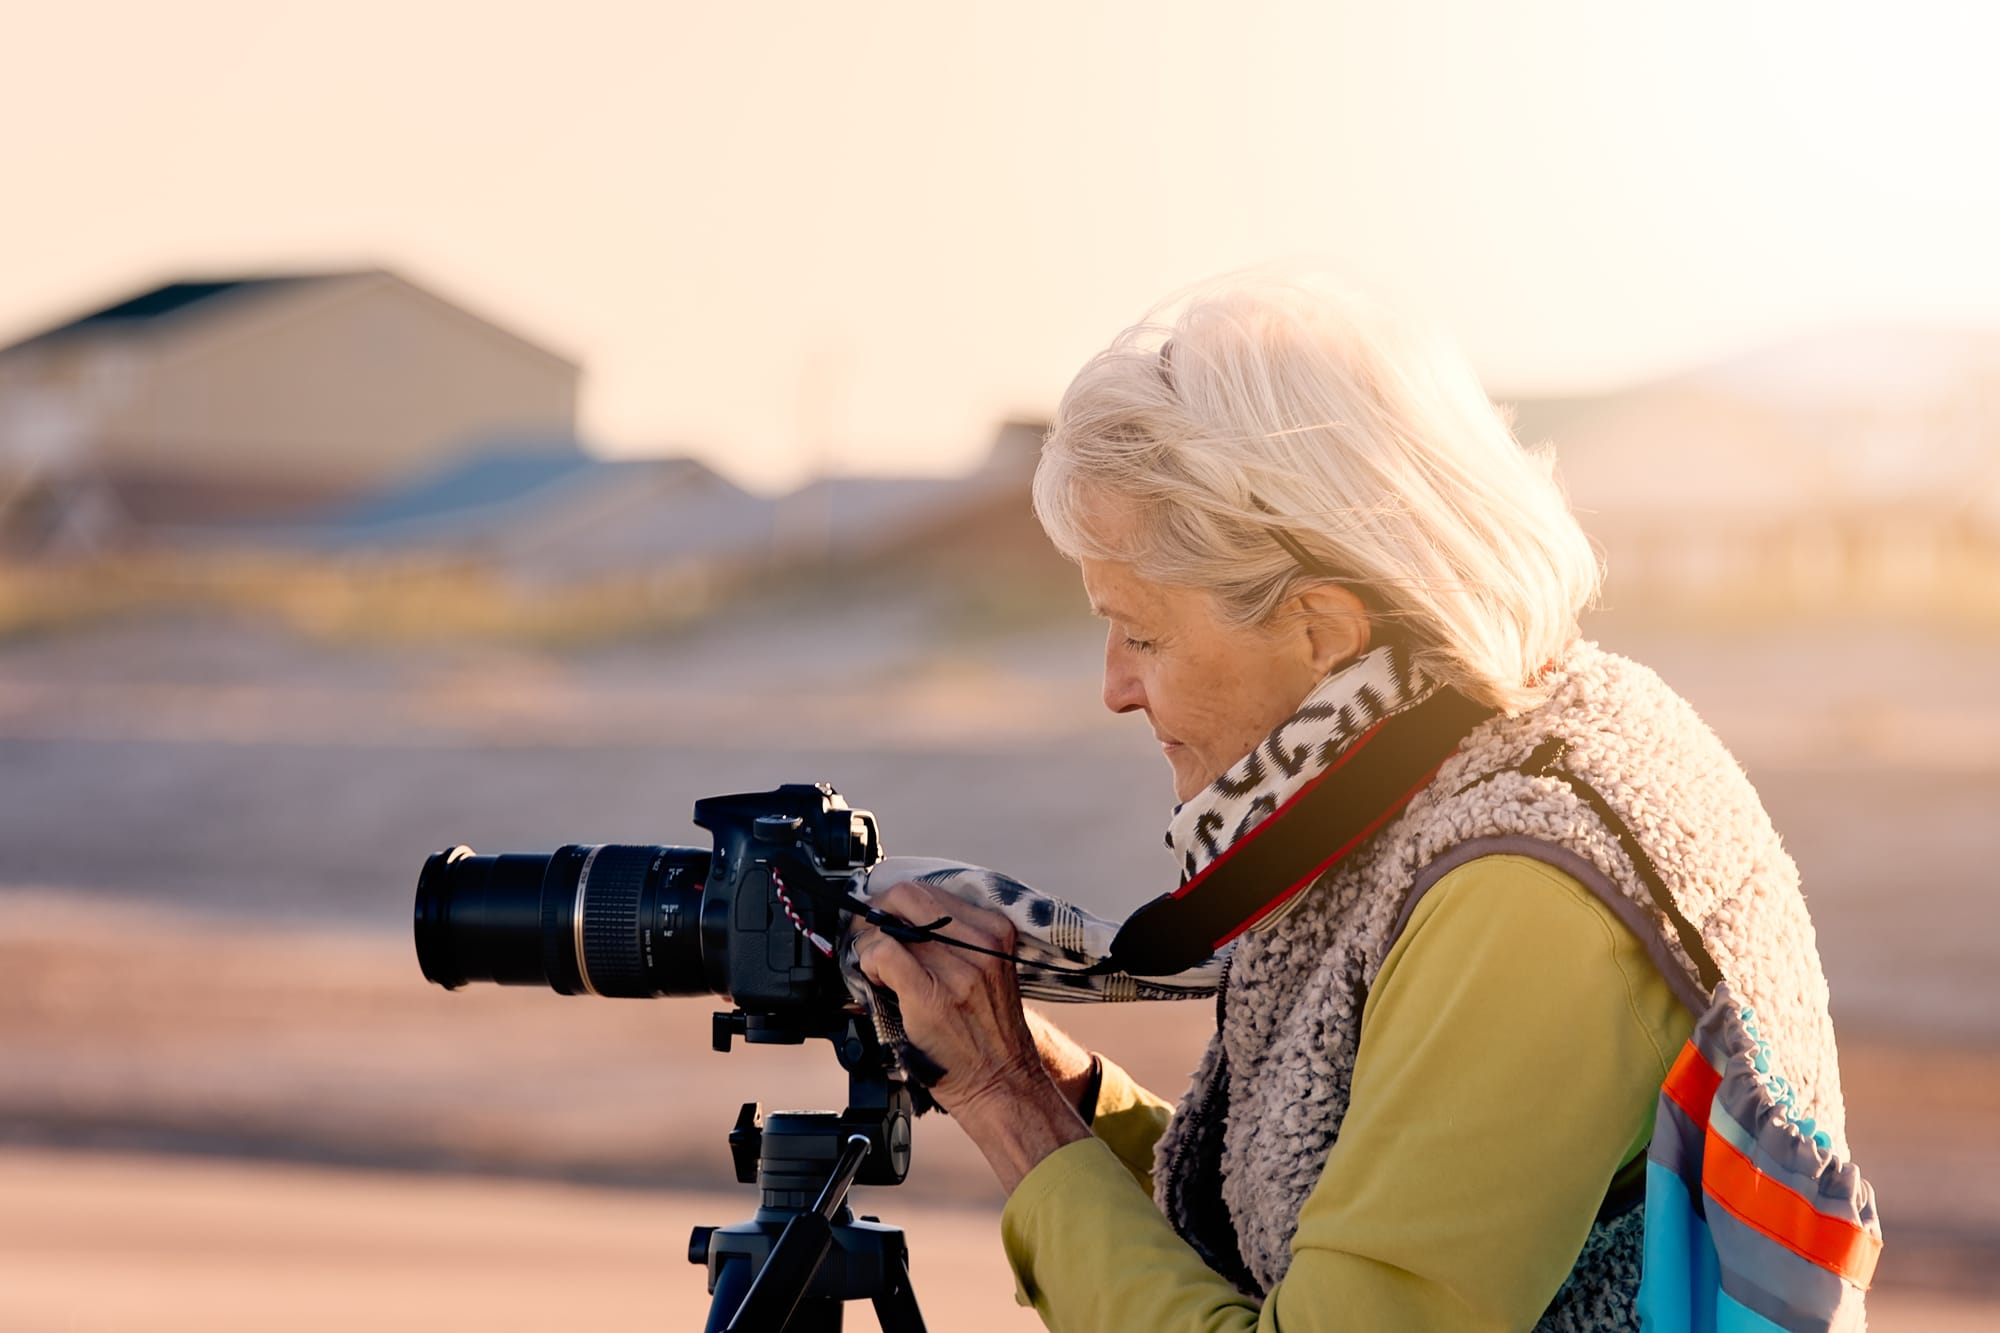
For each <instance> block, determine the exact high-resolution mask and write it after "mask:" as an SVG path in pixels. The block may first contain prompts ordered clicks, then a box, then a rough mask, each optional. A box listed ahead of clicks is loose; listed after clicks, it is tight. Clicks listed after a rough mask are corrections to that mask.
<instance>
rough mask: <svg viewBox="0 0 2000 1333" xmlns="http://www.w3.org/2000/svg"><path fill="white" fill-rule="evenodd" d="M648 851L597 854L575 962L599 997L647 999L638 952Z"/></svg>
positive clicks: (628, 849)
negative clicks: (580, 953)
mask: <svg viewBox="0 0 2000 1333" xmlns="http://www.w3.org/2000/svg"><path fill="white" fill-rule="evenodd" d="M655 852H656V849H654V848H652V847H632V846H625V847H620V846H616V845H613V846H609V847H604V848H601V849H599V851H598V853H597V857H596V859H595V860H594V861H593V862H592V863H591V866H590V882H589V883H588V884H587V885H585V888H584V898H583V937H582V938H583V957H582V959H580V960H579V961H580V962H581V963H582V964H583V966H584V968H585V969H586V970H587V972H588V974H589V976H590V985H591V988H592V989H593V990H595V991H596V992H597V993H598V994H599V995H626V996H646V995H651V994H652V991H651V990H650V989H648V988H647V985H646V965H645V958H644V955H643V954H642V953H641V952H640V948H639V899H640V897H641V895H642V894H644V892H645V889H646V870H647V868H648V867H649V866H651V865H652V863H653V857H654V855H655Z"/></svg>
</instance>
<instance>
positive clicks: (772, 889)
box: [694, 782, 882, 1014]
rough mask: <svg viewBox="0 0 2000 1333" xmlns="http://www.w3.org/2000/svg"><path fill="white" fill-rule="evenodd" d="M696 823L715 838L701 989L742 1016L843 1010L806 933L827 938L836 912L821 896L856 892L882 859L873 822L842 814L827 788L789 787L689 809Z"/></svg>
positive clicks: (826, 965)
mask: <svg viewBox="0 0 2000 1333" xmlns="http://www.w3.org/2000/svg"><path fill="white" fill-rule="evenodd" d="M694 822H695V823H696V824H697V825H699V826H700V827H702V828H705V829H707V830H708V831H709V834H710V836H711V837H712V838H713V839H714V841H715V851H714V854H713V856H712V858H711V860H710V862H709V873H708V883H707V887H706V888H705V889H704V890H703V892H702V901H701V918H700V920H701V959H702V967H703V969H704V972H705V975H706V978H707V982H708V988H709V989H710V990H712V991H714V992H715V993H716V994H718V995H726V996H728V997H729V998H730V999H731V1000H733V1001H735V1003H736V1007H737V1008H739V1009H741V1010H743V1011H744V1012H745V1013H748V1014H787V1013H791V1012H794V1011H797V1010H802V1009H803V1010H822V1009H825V1008H827V1007H829V1006H831V1007H833V1008H838V1007H840V1006H842V1005H844V1004H846V1002H847V989H846V986H845V984H844V983H843V982H842V981H841V979H840V976H839V973H838V971H837V970H836V969H835V968H834V967H833V966H832V965H831V963H830V961H829V960H828V959H827V958H826V957H824V956H823V955H821V954H820V953H819V952H818V951H817V949H816V948H815V947H814V946H813V945H812V944H811V942H810V941H809V939H808V936H807V933H806V932H807V931H810V932H813V933H815V934H818V935H820V936H821V937H822V938H830V937H834V936H835V935H836V934H837V928H838V926H837V922H836V921H835V920H834V919H833V918H834V917H835V916H836V913H835V912H834V911H832V910H829V909H827V908H825V907H824V906H823V900H822V896H821V890H822V889H823V888H824V887H835V888H846V889H850V890H851V889H858V888H859V887H860V884H859V882H858V881H859V880H860V879H861V878H863V877H864V876H865V874H866V872H867V870H868V868H869V867H870V866H872V865H874V864H875V863H876V862H877V861H880V860H881V859H882V835H881V831H880V830H879V829H878V828H877V826H876V823H875V816H874V815H872V814H870V813H869V812H868V811H866V810H851V809H849V808H848V805H847V802H846V801H845V800H843V799H841V796H840V793H838V792H836V791H835V790H834V789H833V788H832V787H831V786H829V785H827V784H826V783H823V782H822V783H811V784H807V783H787V784H786V785H785V786H782V787H779V788H777V789H776V790H775V791H766V792H755V793H751V794H747V795H742V796H709V797H705V798H703V799H702V800H699V801H696V802H695V803H694ZM787 877H789V878H787ZM844 880H845V881H852V882H851V883H849V884H847V885H842V884H841V883H840V882H841V881H844ZM780 883H783V884H784V885H785V886H786V891H785V892H784V893H783V894H782V896H781V892H780V888H779V885H780Z"/></svg>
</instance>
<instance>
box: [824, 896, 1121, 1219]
mask: <svg viewBox="0 0 2000 1333" xmlns="http://www.w3.org/2000/svg"><path fill="white" fill-rule="evenodd" d="M870 902H871V903H872V904H873V905H874V906H876V907H879V908H880V909H881V910H883V911H885V912H889V913H891V914H892V915H895V916H899V917H901V918H903V919H904V920H905V921H919V922H923V921H935V920H937V919H938V918H939V917H943V916H948V917H950V918H951V924H950V925H947V926H944V927H942V928H941V931H940V933H942V934H945V935H949V936H951V937H952V938H954V939H960V940H964V941H965V942H966V943H968V944H977V945H979V946H981V947H983V948H987V949H993V950H996V951H998V952H1000V953H1012V952H1013V951H1014V925H1013V923H1012V922H1011V921H1009V920H1008V919H1007V918H1006V917H1004V916H1002V915H1001V914H1000V913H998V912H995V911H993V910H991V909H990V908H985V907H980V906H977V905H976V904H973V903H968V902H966V901H965V900H964V899H963V898H958V897H955V896H953V895H951V894H949V893H946V892H944V891H943V890H941V889H936V888H932V887H931V886H929V885H925V884H914V883H902V884H895V885H891V886H890V887H889V888H888V889H887V890H886V891H884V892H882V893H879V894H874V895H872V896H871V898H870ZM854 955H855V961H856V963H858V964H859V965H860V968H861V971H862V973H863V974H864V975H866V976H867V978H868V979H869V980H870V981H872V982H874V983H875V984H876V985H878V986H882V987H886V988H887V989H889V990H892V991H894V992H895V993H896V1002H897V1005H898V1006H899V1007H900V1008H901V1010H902V1015H903V1031H904V1032H905V1033H906V1034H907V1035H908V1037H909V1039H910V1043H911V1044H912V1045H914V1046H915V1047H916V1048H917V1049H918V1050H920V1051H922V1052H923V1053H924V1055H925V1057H926V1058H928V1059H929V1060H930V1061H931V1062H932V1063H933V1064H935V1065H936V1066H938V1067H939V1068H940V1069H942V1070H943V1071H944V1072H943V1073H942V1074H941V1075H939V1076H938V1078H937V1079H936V1080H935V1081H934V1082H933V1083H932V1084H931V1095H932V1096H934V1097H936V1098H937V1100H938V1104H939V1105H940V1106H943V1107H944V1108H945V1109H946V1110H948V1111H950V1112H951V1114H952V1118H953V1119H954V1120H956V1121H958V1123H959V1125H960V1127H961V1128H963V1129H964V1130H965V1132H966V1133H967V1134H968V1135H969V1136H971V1138H972V1140H973V1142H975V1143H977V1144H978V1145H979V1148H980V1150H981V1151H982V1152H984V1153H985V1154H986V1158H987V1161H988V1162H989V1163H991V1164H992V1166H993V1169H994V1173H995V1174H996V1175H998V1176H999V1177H1000V1183H1001V1184H1002V1185H1003V1186H1004V1187H1005V1188H1006V1189H1007V1190H1008V1191H1010V1192H1011V1191H1012V1190H1013V1188H1014V1186H1015V1185H1016V1184H1018V1183H1019V1182H1020V1179H1021V1177H1022V1176H1025V1175H1026V1174H1027V1173H1028V1171H1029V1170H1030V1169H1031V1168H1032V1167H1033V1166H1034V1165H1035V1163H1036V1162H1039V1161H1040V1160H1041V1159H1042V1158H1043V1157H1045V1156H1047V1155H1048V1154H1049V1153H1051V1152H1054V1151H1055V1150H1056V1149H1057V1148H1060V1147H1061V1146H1063V1144H1065V1143H1069V1142H1072V1141H1074V1140H1076V1139H1081V1138H1087V1137H1089V1134H1090V1131H1089V1130H1088V1129H1087V1128H1086V1127H1085V1126H1084V1123H1083V1120H1082V1118H1081V1117H1079V1116H1078V1115H1077V1113H1076V1109H1075V1107H1073V1106H1071V1105H1070V1104H1068V1103H1067V1102H1066V1101H1065V1100H1064V1098H1063V1095H1062V1093H1061V1092H1060V1091H1059V1090H1058V1089H1057V1088H1056V1085H1055V1084H1054V1082H1052V1081H1051V1080H1050V1077H1049V1075H1048V1073H1047V1071H1046V1070H1045V1069H1044V1068H1043V1064H1042V1057H1041V1055H1040V1054H1039V1053H1038V1052H1037V1050H1036V1044H1035V1038H1034V1035H1033V1033H1031V1032H1030V1031H1029V1028H1028V1021H1027V1018H1026V1016H1025V1015H1024V1014H1023V1013H1022V1011H1021V992H1020V987H1019V984H1018V983H1017V981H1016V978H1015V975H1014V964H1013V963H1011V962H1007V961H1004V960H1002V959H999V958H989V957H987V956H985V955H983V954H976V953H970V952H968V951H966V950H964V949H955V948H953V947H951V946H950V945H948V944H934V943H928V942H918V943H915V944H904V943H902V942H901V941H899V940H894V939H891V938H890V937H889V936H888V935H887V934H885V933H884V932H883V931H882V930H881V929H879V928H877V927H873V926H863V927H861V928H860V930H858V931H857V932H856V935H855V941H854Z"/></svg>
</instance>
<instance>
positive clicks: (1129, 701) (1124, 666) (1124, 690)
mask: <svg viewBox="0 0 2000 1333" xmlns="http://www.w3.org/2000/svg"><path fill="white" fill-rule="evenodd" d="M1104 706H1105V707H1106V708H1109V709H1110V710H1111V711H1112V712H1114V713H1129V712H1131V711H1132V710H1134V709H1136V708H1144V707H1145V706H1146V691H1145V687H1144V686H1143V685H1141V684H1140V682H1139V674H1138V673H1137V672H1136V671H1133V670H1132V669H1131V665H1130V663H1129V661H1128V660H1127V658H1126V655H1125V654H1124V653H1121V652H1119V651H1118V646H1117V637H1116V635H1115V634H1113V635H1112V636H1111V638H1110V639H1108V640H1107V641H1106V643H1105V645H1104Z"/></svg>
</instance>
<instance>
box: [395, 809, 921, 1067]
mask: <svg viewBox="0 0 2000 1333" xmlns="http://www.w3.org/2000/svg"><path fill="white" fill-rule="evenodd" d="M694 822H695V823H696V824H697V825H699V826H700V827H702V828H705V829H707V830H708V831H709V834H710V835H711V837H712V838H713V840H714V847H713V850H712V851H706V852H705V851H702V850H700V849H698V848H692V847H671V846H639V845H631V844H615V843H613V844H603V845H598V846H586V845H571V846H567V847H563V848H560V849H558V850H557V851H556V852H554V853H553V854H551V855H547V856H534V855H528V856H521V855H505V856H478V855H476V854H474V853H473V851H472V849H471V848H469V847H452V848H448V849H447V850H445V851H442V852H439V853H438V854H436V855H435V856H433V857H431V858H430V860H429V861H428V862H427V863H426V864H425V866H424V869H423V873H422V875H421V876H420V877H419V879H418V881H417V896H416V944H417V960H418V963H419V965H420V966H421V967H422V968H423V972H424V976H425V977H426V978H428V979H429V980H431V981H434V982H436V983H437V984H439V985H441V986H445V987H447V988H451V989H456V988H457V987H459V986H462V985H465V984H466V983H467V982H470V981H493V982H498V983H500V984H502V985H546V986H549V987H551V988H553V989H555V990H557V991H560V992H562V993H563V994H566V995H577V994H590V995H606V996H626V997H634V998H649V997H653V996H660V995H699V994H704V993H710V992H713V993H714V994H717V995H722V996H726V997H728V998H729V999H730V1000H731V1001H733V1002H734V1003H735V1005H736V1007H737V1008H738V1009H739V1010H741V1011H742V1012H743V1014H744V1015H745V1016H746V1018H747V1019H748V1020H750V1022H751V1027H750V1028H749V1029H747V1030H746V1035H748V1036H750V1037H751V1039H752V1040H757V1039H758V1034H759V1033H760V1032H761V1031H764V1030H767V1029H768V1030H770V1032H771V1034H772V1035H771V1036H770V1037H767V1038H765V1039H767V1040H783V1039H784V1038H781V1037H778V1036H777V1032H778V1031H779V1030H782V1029H783V1028H785V1027H787V1026H789V1025H790V1021H791V1020H795V1019H797V1020H805V1019H811V1018H825V1017H829V1016H831V1015H832V1014H833V1013H835V1012H837V1011H839V1010H840V1009H841V1008H843V1007H844V1006H845V1005H846V1003H847V999H848V997H847V991H846V987H845V985H844V983H843V982H842V980H841V978H840V974H839V970H838V968H837V967H836V966H835V965H834V963H833V960H832V959H831V958H829V957H827V956H826V955H825V954H824V953H822V952H821V951H820V949H819V948H818V947H817V946H816V945H815V944H814V942H813V940H812V938H811V937H812V936H814V935H817V936H819V937H821V938H822V939H830V938H832V937H834V936H835V935H836V933H837V926H838V921H837V918H838V910H837V909H836V908H834V907H831V906H828V905H827V903H826V891H827V890H828V889H833V890H834V891H835V894H836V896H837V895H838V894H839V893H842V892H849V891H852V890H854V889H856V888H858V887H859V881H860V880H861V879H862V877H863V876H865V874H866V872H867V870H868V868H869V867H870V866H872V865H874V864H875V863H876V862H877V861H879V860H881V858H882V841H881V834H880V831H879V829H878V828H877V826H876V823H875V817H874V816H873V815H872V814H870V813H869V812H867V811H866V810H853V809H850V808H849V807H848V805H847V802H846V801H845V800H844V799H842V798H841V796H840V794H839V793H838V792H836V791H835V790H834V789H833V788H832V787H831V786H829V785H827V784H825V783H810V784H808V783H788V784H786V785H784V786H782V787H778V788H776V789H775V790H772V791H764V792H747V793H743V794H740V795H734V796H710V797H705V798H703V799H702V800H699V801H697V802H695V808H694ZM772 1020H775V1021H772ZM809 1026H814V1027H817V1026H819V1025H818V1024H810V1025H809ZM793 1039H794V1040H796V1039H797V1038H793Z"/></svg>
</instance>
